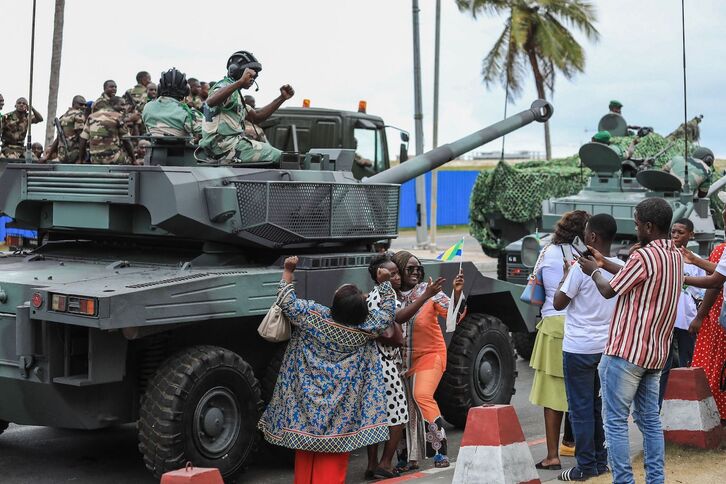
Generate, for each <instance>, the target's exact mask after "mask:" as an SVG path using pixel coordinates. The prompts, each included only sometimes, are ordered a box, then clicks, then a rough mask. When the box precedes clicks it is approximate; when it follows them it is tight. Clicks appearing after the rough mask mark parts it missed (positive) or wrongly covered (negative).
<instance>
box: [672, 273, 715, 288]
mask: <svg viewBox="0 0 726 484" xmlns="http://www.w3.org/2000/svg"><path fill="white" fill-rule="evenodd" d="M724 282H726V276H724V275H723V274H721V273H719V272H714V273H713V274H711V275H710V276H704V277H690V276H687V277H685V278H684V280H683V283H684V284H685V285H686V286H693V287H702V288H705V289H716V288H719V287H721V286H723V283H724Z"/></svg>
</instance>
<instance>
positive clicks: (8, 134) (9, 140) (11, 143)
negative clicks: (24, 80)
mask: <svg viewBox="0 0 726 484" xmlns="http://www.w3.org/2000/svg"><path fill="white" fill-rule="evenodd" d="M31 109H32V110H33V114H32V115H31V116H28V100H27V99H25V98H24V97H21V98H18V100H17V101H16V102H15V111H11V112H9V113H8V114H6V115H4V116H3V121H2V133H0V138H1V139H2V142H3V149H2V156H4V157H5V158H14V159H21V158H23V156H24V153H25V148H24V147H23V141H24V140H25V136H26V135H27V134H28V121H30V122H31V123H33V124H36V123H40V122H42V121H43V116H41V115H40V113H39V112H38V111H36V110H35V108H31Z"/></svg>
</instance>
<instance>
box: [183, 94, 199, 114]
mask: <svg viewBox="0 0 726 484" xmlns="http://www.w3.org/2000/svg"><path fill="white" fill-rule="evenodd" d="M184 103H185V104H186V105H187V106H189V107H190V108H194V109H196V110H197V111H201V110H202V104H204V101H202V98H201V97H200V96H192V95H191V94H190V95H188V96H187V97H185V98H184Z"/></svg>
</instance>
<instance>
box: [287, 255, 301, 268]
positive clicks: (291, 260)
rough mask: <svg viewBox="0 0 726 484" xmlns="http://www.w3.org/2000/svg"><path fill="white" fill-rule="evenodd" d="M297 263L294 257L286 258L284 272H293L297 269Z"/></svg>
mask: <svg viewBox="0 0 726 484" xmlns="http://www.w3.org/2000/svg"><path fill="white" fill-rule="evenodd" d="M297 261H298V259H297V256H296V255H294V256H292V257H288V258H286V259H285V265H284V267H285V270H286V271H288V272H294V271H295V268H296V267H297Z"/></svg>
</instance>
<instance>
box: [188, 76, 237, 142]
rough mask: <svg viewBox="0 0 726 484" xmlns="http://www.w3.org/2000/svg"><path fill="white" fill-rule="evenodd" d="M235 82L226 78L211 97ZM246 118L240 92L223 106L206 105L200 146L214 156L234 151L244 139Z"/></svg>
mask: <svg viewBox="0 0 726 484" xmlns="http://www.w3.org/2000/svg"><path fill="white" fill-rule="evenodd" d="M233 82H234V81H233V80H232V79H230V78H229V77H225V78H224V79H222V80H221V81H219V82H217V83H215V84H214V87H212V89H211V90H210V91H209V96H210V97H211V96H212V94H214V93H215V92H217V91H219V90H220V89H221V88H223V87H225V86H229V85H230V84H232V83H233ZM246 116H247V110H246V107H245V103H244V102H242V95H241V94H240V92H239V91H234V92H233V93H232V94H231V95H230V96H229V98H227V102H226V103H224V104H223V105H221V106H216V107H214V108H210V107H208V106H207V105H205V106H204V120H203V121H202V141H201V142H200V143H199V146H201V147H203V148H204V149H205V150H207V151H208V152H210V153H212V154H213V155H222V154H225V153H229V152H230V151H232V150H234V149H235V148H236V146H237V143H238V142H239V141H240V139H242V138H244V133H245V127H244V120H245V117H246Z"/></svg>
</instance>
